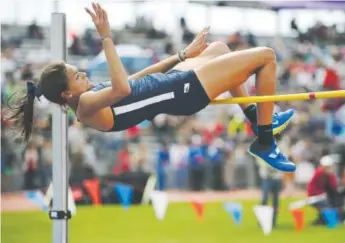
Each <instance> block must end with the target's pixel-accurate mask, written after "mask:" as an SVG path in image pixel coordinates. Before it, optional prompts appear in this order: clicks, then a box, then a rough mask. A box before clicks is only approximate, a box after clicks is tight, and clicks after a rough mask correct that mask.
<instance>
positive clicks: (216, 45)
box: [205, 41, 231, 56]
mask: <svg viewBox="0 0 345 243" xmlns="http://www.w3.org/2000/svg"><path fill="white" fill-rule="evenodd" d="M229 52H231V50H230V48H229V47H228V46H227V45H226V44H225V43H224V42H221V41H214V42H212V43H211V44H209V46H208V47H207V48H206V49H205V53H207V54H208V55H215V56H221V55H224V54H227V53H229Z"/></svg>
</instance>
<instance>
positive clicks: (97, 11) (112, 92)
mask: <svg viewBox="0 0 345 243" xmlns="http://www.w3.org/2000/svg"><path fill="white" fill-rule="evenodd" d="M92 8H93V11H91V10H90V9H89V8H85V10H86V12H87V13H88V14H89V15H90V16H91V18H92V21H93V22H94V24H95V26H96V28H97V32H98V34H99V35H100V37H101V38H102V43H103V49H104V53H105V56H106V58H107V62H108V65H109V74H110V79H111V83H112V86H111V87H109V88H106V89H103V90H100V91H98V92H86V93H84V94H83V95H82V96H81V97H80V101H79V106H80V107H78V113H79V115H86V116H88V115H92V114H93V113H95V112H97V111H98V110H100V109H102V108H105V107H107V106H109V105H111V104H114V103H116V102H118V101H119V100H121V99H123V98H124V97H126V96H127V95H129V94H130V92H131V90H130V86H129V83H128V76H127V73H126V70H125V68H124V67H123V65H122V63H121V59H120V57H119V55H118V54H117V52H116V50H115V46H114V43H113V40H112V36H111V31H110V26H109V21H108V16H107V12H106V11H105V10H104V9H103V8H102V7H101V6H100V5H99V4H98V3H92ZM79 109H80V110H79Z"/></svg>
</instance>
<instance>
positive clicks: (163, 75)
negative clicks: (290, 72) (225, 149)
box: [10, 3, 296, 172]
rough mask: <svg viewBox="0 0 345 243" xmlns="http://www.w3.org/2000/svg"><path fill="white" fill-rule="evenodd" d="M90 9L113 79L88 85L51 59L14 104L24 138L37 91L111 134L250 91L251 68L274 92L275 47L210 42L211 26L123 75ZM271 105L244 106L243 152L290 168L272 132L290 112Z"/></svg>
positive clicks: (262, 86) (100, 14)
mask: <svg viewBox="0 0 345 243" xmlns="http://www.w3.org/2000/svg"><path fill="white" fill-rule="evenodd" d="M92 8H93V11H91V10H90V9H88V8H85V10H86V12H87V13H88V14H89V15H90V16H91V18H92V21H93V22H94V24H95V26H96V29H97V31H98V33H99V35H100V37H101V39H102V43H103V48H104V52H105V56H106V59H107V62H108V65H109V73H110V79H111V81H109V82H103V83H100V84H97V85H93V84H92V83H91V82H90V81H89V80H88V79H87V77H86V74H85V73H82V72H79V71H78V70H77V68H76V67H74V66H72V65H69V64H67V63H64V62H54V63H51V64H49V65H48V66H46V67H45V68H44V70H43V72H42V74H41V76H40V80H39V83H38V84H34V83H30V82H28V86H27V88H28V90H27V95H25V97H23V98H22V100H21V101H20V102H21V103H20V105H19V106H18V107H16V108H12V110H13V114H12V115H11V116H10V119H14V121H15V122H16V124H17V125H20V126H21V127H22V130H21V131H22V134H23V136H24V140H25V141H26V142H27V141H28V140H29V138H30V135H31V131H32V123H33V107H34V101H35V98H39V97H40V96H41V95H43V96H44V97H45V98H46V99H48V100H49V101H51V102H53V103H55V104H58V105H61V106H65V105H67V106H69V107H70V108H71V109H72V110H73V111H74V112H75V114H76V116H77V118H78V120H79V121H80V122H82V123H83V124H85V125H87V126H89V127H92V128H94V129H96V130H99V131H102V132H113V131H121V130H125V129H127V128H130V127H132V126H134V125H136V124H139V123H141V122H142V121H144V120H152V119H153V118H154V117H155V116H156V115H158V114H161V113H165V114H169V115H176V116H188V115H192V114H195V113H197V112H199V111H200V110H202V109H204V108H205V107H206V106H207V105H208V104H210V102H211V101H212V100H213V99H215V98H216V97H217V96H219V95H220V94H222V93H224V92H227V91H230V93H231V94H232V96H234V97H243V96H248V94H247V91H246V90H245V89H244V87H243V86H242V84H243V83H244V82H245V81H246V79H247V78H248V77H249V76H250V75H252V74H253V73H255V74H256V90H257V94H258V95H273V94H275V90H276V66H277V63H276V56H275V52H274V51H273V50H272V49H271V48H267V47H258V48H252V49H248V50H243V51H236V52H230V50H229V48H228V47H227V46H226V45H225V44H223V43H221V42H214V43H212V44H210V45H207V44H206V42H205V39H206V37H207V34H208V31H209V28H205V29H204V30H203V31H202V32H201V33H199V34H198V35H197V36H196V38H195V39H194V40H193V42H192V43H191V44H190V45H189V46H188V47H187V48H186V49H185V50H183V51H180V52H178V53H177V54H176V55H173V56H171V57H169V58H167V59H166V60H163V61H161V62H159V63H157V64H154V65H152V66H150V67H148V68H146V69H144V70H142V71H140V72H138V73H136V74H134V75H132V76H128V75H127V73H126V71H125V69H124V67H123V65H122V63H121V60H120V58H119V56H118V54H117V52H116V49H115V46H114V43H113V41H112V35H111V32H110V26H109V22H108V17H107V13H106V11H105V10H104V9H103V8H102V7H101V6H100V5H99V4H97V3H92ZM169 70H170V71H169ZM273 107H274V103H272V102H266V103H259V104H258V105H255V104H246V105H241V108H242V110H243V112H244V114H245V115H246V117H247V118H248V120H249V121H250V122H251V124H252V129H253V131H254V132H255V134H256V135H257V136H258V138H257V139H256V140H255V141H254V142H253V143H252V145H251V146H250V147H249V149H248V152H249V153H250V154H251V155H252V156H254V157H255V158H256V159H258V160H259V161H263V162H266V163H267V164H269V165H271V166H272V167H273V168H275V169H278V170H281V171H285V172H292V171H295V169H296V166H295V164H294V163H292V162H291V161H289V160H288V159H287V158H286V156H284V154H283V153H281V152H280V151H279V148H278V146H277V144H276V141H275V139H274V134H277V133H280V132H281V131H282V130H284V128H285V127H286V126H287V124H288V123H289V121H290V119H291V117H292V116H293V114H294V111H293V110H292V109H290V110H287V111H285V112H280V113H275V114H273Z"/></svg>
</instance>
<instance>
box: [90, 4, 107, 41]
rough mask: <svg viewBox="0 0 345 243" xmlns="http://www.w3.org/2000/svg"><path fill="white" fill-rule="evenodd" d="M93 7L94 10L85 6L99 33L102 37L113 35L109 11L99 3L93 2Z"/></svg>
mask: <svg viewBox="0 0 345 243" xmlns="http://www.w3.org/2000/svg"><path fill="white" fill-rule="evenodd" d="M92 8H93V10H94V11H91V10H90V9H88V8H85V11H86V12H87V13H88V14H89V15H90V16H91V18H92V21H93V23H94V24H95V26H96V29H97V32H98V34H99V35H100V36H101V38H104V37H106V36H111V31H110V26H109V21H108V15H107V12H106V11H105V10H104V9H103V8H102V7H101V5H99V4H98V3H92Z"/></svg>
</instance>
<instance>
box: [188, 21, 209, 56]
mask: <svg viewBox="0 0 345 243" xmlns="http://www.w3.org/2000/svg"><path fill="white" fill-rule="evenodd" d="M209 30H210V27H209V26H208V27H205V28H204V29H203V30H202V31H201V32H200V33H199V34H198V35H197V36H196V37H195V38H194V40H193V41H192V43H190V44H189V45H188V46H187V48H186V49H185V50H184V51H185V56H186V58H191V57H196V56H199V55H200V53H201V52H203V50H205V49H206V48H207V46H208V43H206V38H207V35H208V34H209Z"/></svg>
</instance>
